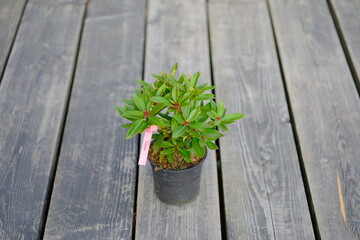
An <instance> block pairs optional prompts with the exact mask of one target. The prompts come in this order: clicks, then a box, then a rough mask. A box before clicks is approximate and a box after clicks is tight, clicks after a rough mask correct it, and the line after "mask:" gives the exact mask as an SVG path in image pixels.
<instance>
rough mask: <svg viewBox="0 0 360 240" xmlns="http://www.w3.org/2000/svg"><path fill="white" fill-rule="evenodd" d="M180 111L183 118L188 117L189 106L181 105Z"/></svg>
mask: <svg viewBox="0 0 360 240" xmlns="http://www.w3.org/2000/svg"><path fill="white" fill-rule="evenodd" d="M181 109H182V112H183V116H184V118H188V116H189V114H190V110H191V108H190V106H186V107H182V108H181Z"/></svg>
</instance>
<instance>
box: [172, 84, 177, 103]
mask: <svg viewBox="0 0 360 240" xmlns="http://www.w3.org/2000/svg"><path fill="white" fill-rule="evenodd" d="M171 97H172V99H173V100H174V101H176V100H177V87H176V85H174V87H173V89H172V90H171Z"/></svg>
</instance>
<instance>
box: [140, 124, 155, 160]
mask: <svg viewBox="0 0 360 240" xmlns="http://www.w3.org/2000/svg"><path fill="white" fill-rule="evenodd" d="M157 130H158V126H156V125H151V126H150V127H148V128H147V129H146V130H145V135H144V139H143V143H142V146H141V152H140V158H139V165H142V166H145V165H146V159H147V156H148V154H149V148H150V143H151V137H152V135H153V133H154V132H156V131H157Z"/></svg>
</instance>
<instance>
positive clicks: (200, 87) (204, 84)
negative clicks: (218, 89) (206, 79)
mask: <svg viewBox="0 0 360 240" xmlns="http://www.w3.org/2000/svg"><path fill="white" fill-rule="evenodd" d="M207 85H208V83H203V84H201V85H199V86H197V87H196V88H197V89H198V90H200V89H202V88H204V87H206V86H207Z"/></svg>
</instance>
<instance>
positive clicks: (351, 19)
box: [329, 0, 360, 90]
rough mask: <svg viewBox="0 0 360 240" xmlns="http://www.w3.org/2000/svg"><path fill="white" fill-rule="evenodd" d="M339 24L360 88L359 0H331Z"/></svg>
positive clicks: (359, 87)
mask: <svg viewBox="0 0 360 240" xmlns="http://www.w3.org/2000/svg"><path fill="white" fill-rule="evenodd" d="M329 2H330V5H331V6H332V8H333V10H334V12H335V15H336V17H335V18H336V20H337V24H338V25H339V27H340V29H341V33H342V35H343V38H344V39H343V40H344V41H345V44H346V48H347V51H348V53H347V54H348V55H349V56H350V58H351V64H352V65H353V66H352V69H353V71H354V72H355V77H356V79H355V81H356V84H357V86H358V89H359V90H360V1H358V0H342V1H334V0H329Z"/></svg>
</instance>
